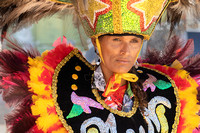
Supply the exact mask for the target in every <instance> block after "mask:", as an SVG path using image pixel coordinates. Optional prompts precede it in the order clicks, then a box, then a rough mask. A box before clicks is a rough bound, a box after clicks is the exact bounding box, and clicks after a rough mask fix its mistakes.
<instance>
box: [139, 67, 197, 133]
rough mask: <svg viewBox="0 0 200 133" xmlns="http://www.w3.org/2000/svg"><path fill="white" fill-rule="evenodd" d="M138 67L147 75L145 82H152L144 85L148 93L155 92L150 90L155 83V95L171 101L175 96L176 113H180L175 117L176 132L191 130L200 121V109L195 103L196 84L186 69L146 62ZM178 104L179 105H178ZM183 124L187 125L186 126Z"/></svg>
mask: <svg viewBox="0 0 200 133" xmlns="http://www.w3.org/2000/svg"><path fill="white" fill-rule="evenodd" d="M138 69H139V70H140V69H141V70H142V71H143V72H144V74H143V75H147V76H146V80H145V82H146V83H147V84H151V83H153V84H152V85H147V86H146V88H145V86H144V89H147V93H148V94H149V95H152V94H153V93H154V94H155V92H156V90H155V92H153V91H152V88H153V87H152V86H153V85H155V86H156V89H158V90H159V91H157V94H156V95H159V96H160V95H163V96H164V97H165V98H168V99H169V101H170V102H171V103H172V100H173V95H174V96H175V97H174V98H175V99H176V102H175V101H174V103H175V107H176V113H179V114H180V116H179V117H177V119H179V120H178V121H179V122H178V123H179V124H178V132H192V130H193V129H195V128H196V127H198V124H199V123H200V117H198V115H197V113H198V112H199V109H200V106H199V105H197V103H198V100H197V87H198V84H197V83H196V81H195V80H194V79H193V78H192V77H191V76H190V75H189V73H188V72H187V71H185V70H183V69H180V67H169V66H165V65H153V64H148V63H144V64H141V66H140V67H139V68H138ZM140 75H141V74H140ZM143 77H144V76H143ZM149 80H150V82H149ZM151 81H152V82H151ZM170 84H171V87H170ZM153 89H154V88H153ZM170 90H171V91H170ZM179 105H180V107H178V106H179ZM184 125H187V127H185V126H184Z"/></svg>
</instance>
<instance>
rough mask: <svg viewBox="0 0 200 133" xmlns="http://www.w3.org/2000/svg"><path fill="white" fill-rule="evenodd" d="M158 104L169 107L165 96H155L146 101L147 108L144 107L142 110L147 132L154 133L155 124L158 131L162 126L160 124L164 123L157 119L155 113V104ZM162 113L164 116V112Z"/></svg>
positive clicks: (169, 104)
mask: <svg viewBox="0 0 200 133" xmlns="http://www.w3.org/2000/svg"><path fill="white" fill-rule="evenodd" d="M159 104H162V105H165V106H166V107H167V108H169V109H170V108H171V103H170V101H169V100H168V99H166V98H165V97H161V96H156V97H154V98H152V99H151V100H150V102H149V103H148V108H145V112H144V117H145V120H146V122H147V124H148V133H155V131H154V125H155V126H156V130H157V132H160V130H161V128H163V127H161V125H163V124H164V123H161V122H163V121H159V119H158V116H157V114H156V106H157V105H159ZM159 113H161V112H159ZM162 115H163V116H164V114H162Z"/></svg>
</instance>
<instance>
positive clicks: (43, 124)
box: [36, 114, 60, 132]
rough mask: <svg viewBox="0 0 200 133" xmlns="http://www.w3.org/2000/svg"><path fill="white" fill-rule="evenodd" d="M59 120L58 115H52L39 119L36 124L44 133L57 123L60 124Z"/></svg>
mask: <svg viewBox="0 0 200 133" xmlns="http://www.w3.org/2000/svg"><path fill="white" fill-rule="evenodd" d="M59 122H60V121H59V118H58V116H57V115H54V114H50V115H48V114H47V115H45V116H43V117H39V118H38V119H37V121H36V124H37V126H38V128H39V129H42V130H43V131H44V132H47V130H48V128H50V127H51V126H53V125H54V124H55V123H59Z"/></svg>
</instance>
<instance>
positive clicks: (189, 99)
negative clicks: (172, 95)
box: [177, 70, 200, 133]
mask: <svg viewBox="0 0 200 133" xmlns="http://www.w3.org/2000/svg"><path fill="white" fill-rule="evenodd" d="M177 75H178V76H179V77H181V78H182V79H185V80H187V81H188V82H189V83H190V85H191V86H190V87H188V88H186V89H185V90H179V96H180V99H181V100H184V101H185V102H186V104H185V107H184V109H183V112H182V114H181V116H182V117H183V118H184V119H185V121H184V125H183V126H185V127H186V128H185V129H184V130H183V131H182V132H183V133H189V132H192V131H193V129H195V128H196V127H198V125H199V123H200V117H199V116H198V115H197V114H196V113H198V111H199V110H200V106H199V105H197V102H198V100H197V99H196V96H197V87H198V84H197V83H196V81H195V80H194V79H192V78H191V77H190V75H189V74H188V72H187V71H185V70H179V71H178V73H177Z"/></svg>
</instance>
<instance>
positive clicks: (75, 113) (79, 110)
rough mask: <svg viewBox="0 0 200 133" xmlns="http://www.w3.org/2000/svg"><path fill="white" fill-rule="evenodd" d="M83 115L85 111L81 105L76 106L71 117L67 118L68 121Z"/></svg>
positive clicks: (71, 112) (70, 114)
mask: <svg viewBox="0 0 200 133" xmlns="http://www.w3.org/2000/svg"><path fill="white" fill-rule="evenodd" d="M82 113H83V109H82V107H81V106H80V105H77V104H74V105H73V107H72V109H71V111H70V113H69V115H68V116H67V117H66V118H67V119H69V118H73V117H76V116H79V115H81V114H82Z"/></svg>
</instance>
